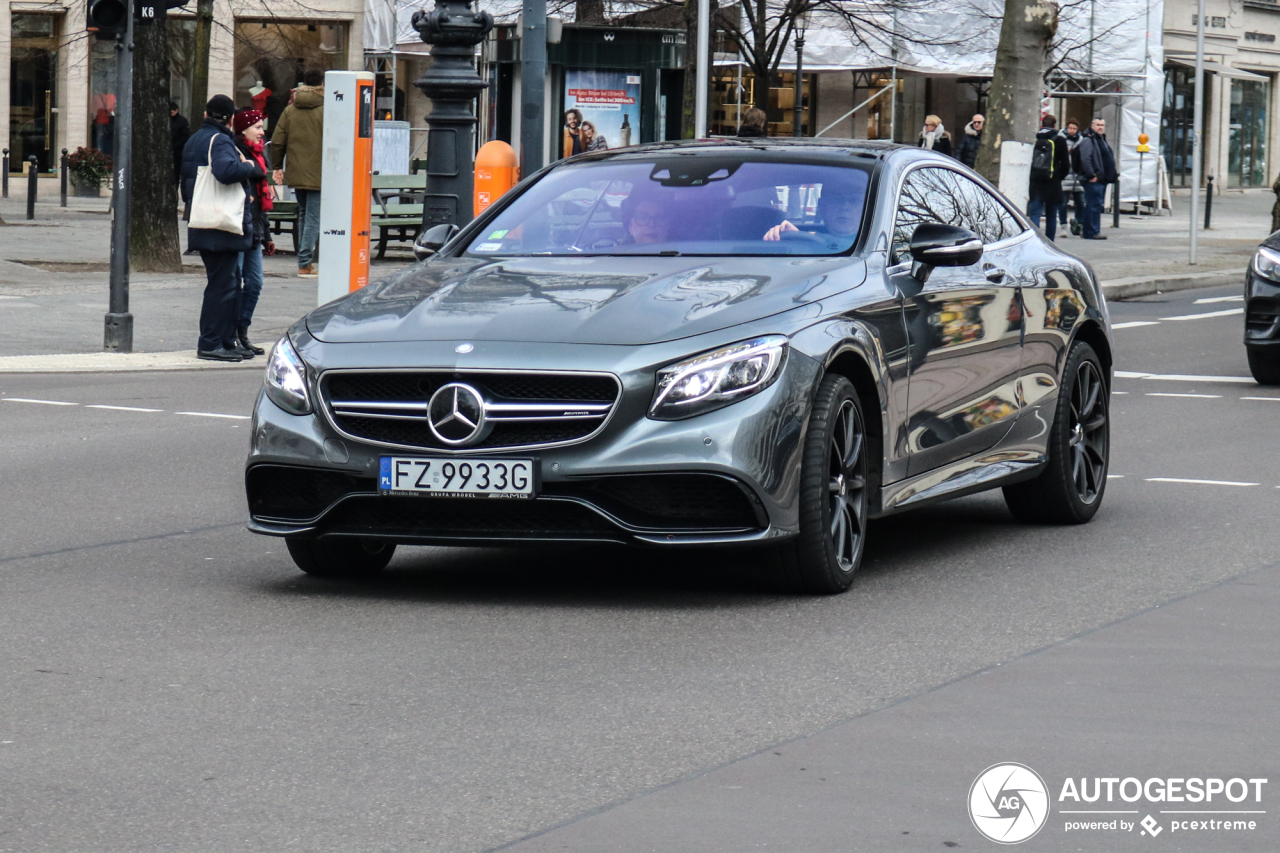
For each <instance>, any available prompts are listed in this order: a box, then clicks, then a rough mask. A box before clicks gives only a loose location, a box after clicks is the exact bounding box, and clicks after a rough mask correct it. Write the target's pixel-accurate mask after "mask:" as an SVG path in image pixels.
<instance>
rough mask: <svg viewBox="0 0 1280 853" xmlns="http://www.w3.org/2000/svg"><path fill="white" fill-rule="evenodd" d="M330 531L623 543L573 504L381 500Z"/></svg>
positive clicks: (351, 504)
mask: <svg viewBox="0 0 1280 853" xmlns="http://www.w3.org/2000/svg"><path fill="white" fill-rule="evenodd" d="M325 529H326V531H330V532H335V533H366V534H367V533H377V534H380V535H384V536H394V535H401V536H406V537H412V536H419V537H435V538H441V539H448V538H462V539H465V538H488V537H503V538H518V539H564V538H572V539H618V538H619V537H618V535H617V531H616V529H615V528H614V527H613V525H611V524H610V523H609V522H607V521H606V520H605V519H603V518H601V517H600V516H599V515H598V514H597V513H595V512H592V511H591V510H589V509H587V508H586V507H584V506H580V505H579V504H575V503H571V502H569V501H555V500H545V499H540V498H534V499H532V500H523V501H513V500H451V499H449V498H421V497H399V496H387V495H381V496H377V497H368V498H364V497H361V498H352V499H349V500H346V501H344V502H343V503H341V504H340V505H339V506H337V507H336V508H335V509H334V511H333V512H332V513H330V514H329V516H328V517H327V518H326V519H325Z"/></svg>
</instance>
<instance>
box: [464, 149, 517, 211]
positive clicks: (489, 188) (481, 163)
mask: <svg viewBox="0 0 1280 853" xmlns="http://www.w3.org/2000/svg"><path fill="white" fill-rule="evenodd" d="M519 180H520V161H519V160H518V159H516V150H515V149H514V148H512V147H511V146H510V145H508V144H507V143H505V142H503V141H502V140H501V139H495V140H493V141H492V142H486V143H485V144H484V145H482V146H480V150H479V151H477V152H476V197H475V208H474V210H475V215H476V216H479V215H480V214H482V213H484V211H485V208H487V207H488V206H489V205H491V204H493V203H494V202H495V201H497V200H498V199H500V198H502V194H503V193H505V192H506V191H507V190H509V189H511V188H512V187H514V186H515V185H516V182H517V181H519Z"/></svg>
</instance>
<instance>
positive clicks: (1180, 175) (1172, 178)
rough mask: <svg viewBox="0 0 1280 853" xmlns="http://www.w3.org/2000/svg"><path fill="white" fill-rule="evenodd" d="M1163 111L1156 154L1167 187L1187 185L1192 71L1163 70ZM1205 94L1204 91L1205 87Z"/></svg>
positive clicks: (1193, 92)
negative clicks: (1158, 149)
mask: <svg viewBox="0 0 1280 853" xmlns="http://www.w3.org/2000/svg"><path fill="white" fill-rule="evenodd" d="M1164 73H1165V77H1164V81H1165V82H1164V108H1163V110H1162V112H1161V114H1160V154H1161V156H1163V157H1164V165H1165V171H1166V172H1168V174H1169V184H1170V185H1171V186H1175V187H1189V186H1191V154H1192V150H1193V146H1192V118H1193V115H1194V108H1195V88H1196V83H1195V80H1196V75H1195V72H1194V71H1192V70H1190V69H1188V68H1183V67H1181V66H1176V65H1171V66H1167V67H1166V68H1165V70H1164ZM1205 91H1206V92H1207V91H1208V86H1207V85H1206V87H1205Z"/></svg>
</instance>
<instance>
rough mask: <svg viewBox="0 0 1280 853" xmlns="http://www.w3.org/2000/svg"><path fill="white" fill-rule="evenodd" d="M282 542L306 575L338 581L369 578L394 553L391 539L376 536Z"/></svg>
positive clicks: (389, 559)
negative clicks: (381, 538) (375, 537)
mask: <svg viewBox="0 0 1280 853" xmlns="http://www.w3.org/2000/svg"><path fill="white" fill-rule="evenodd" d="M285 544H286V545H287V546H288V547H289V556H290V557H292V558H293V562H294V563H295V564H296V565H297V567H298V568H300V569H302V570H303V571H304V572H306V573H307V574H309V575H315V576H316V577H319V578H333V579H341V580H362V579H368V578H370V577H373V576H374V575H376V574H377V573H378V572H380V571H382V570H383V569H385V568H386V567H387V563H390V562H391V558H392V556H394V555H395V553H396V546H395V543H394V542H382V541H380V540H377V539H326V540H323V541H321V540H319V539H286V540H285Z"/></svg>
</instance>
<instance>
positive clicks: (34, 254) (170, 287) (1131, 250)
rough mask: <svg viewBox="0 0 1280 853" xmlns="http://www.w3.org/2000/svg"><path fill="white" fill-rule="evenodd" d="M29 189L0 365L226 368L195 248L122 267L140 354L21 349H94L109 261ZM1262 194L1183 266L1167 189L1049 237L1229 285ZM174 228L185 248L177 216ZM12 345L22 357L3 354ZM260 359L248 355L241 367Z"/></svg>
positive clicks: (286, 312) (1266, 227)
mask: <svg viewBox="0 0 1280 853" xmlns="http://www.w3.org/2000/svg"><path fill="white" fill-rule="evenodd" d="M39 189H40V192H41V193H43V195H41V196H40V197H39V198H38V199H37V202H36V218H35V220H34V221H32V222H27V221H25V215H26V195H25V193H26V185H25V184H21V183H19V182H16V181H11V182H10V184H9V192H10V197H9V198H7V199H2V200H0V216H2V217H3V218H4V220H5V222H7V223H8V226H9V227H3V228H0V313H2V314H3V316H4V318H5V319H6V321H7V322H6V323H5V334H4V335H3V336H0V372H31V371H40V372H44V371H65V370H68V369H73V370H87V371H95V372H96V371H99V370H113V369H134V370H136V369H158V368H163V369H188V368H193V367H201V368H204V367H207V368H209V369H235V367H236V366H235V365H221V364H212V363H209V362H200V361H196V360H195V359H193V358H190V357H189V356H191V355H192V353H193V350H194V349H195V339H196V335H197V332H196V330H197V328H198V325H199V323H198V321H199V316H200V296H201V293H202V292H203V289H204V284H205V278H204V268H203V267H202V266H201V264H200V261H199V258H197V257H194V256H190V255H184V256H183V258H182V261H183V272H182V273H177V274H158V273H135V274H133V275H132V276H130V288H129V300H130V301H129V309H130V311H131V313H132V314H133V315H134V351H135V353H147V354H150V355H149V357H148V358H146V359H144V358H127V357H121V356H113V357H108V358H105V359H104V358H103V357H102V356H101V355H98V356H97V357H96V358H94V359H90V360H88V361H83V363H82V362H81V361H80V360H76V359H68V358H60V359H33V358H30V357H33V356H54V355H58V356H71V355H75V354H80V353H84V354H89V353H96V354H101V352H102V331H103V315H104V314H105V313H106V311H107V294H108V279H109V275H108V263H109V261H110V241H111V214H110V211H109V210H108V200H107V199H106V198H105V197H104V198H99V199H81V198H68V200H67V205H68V206H67V207H66V208H62V207H60V206H59V194H58V184H57V182H54V181H41V182H40V188H39ZM1273 201H1274V196H1273V195H1272V194H1271V193H1270V192H1266V191H1254V192H1247V193H1241V192H1234V193H1228V194H1226V195H1223V196H1219V197H1217V198H1215V199H1214V202H1213V223H1212V224H1213V229H1212V230H1210V231H1201V232H1200V239H1199V263H1198V264H1197V265H1196V266H1194V267H1192V266H1189V265H1188V264H1187V247H1188V240H1189V238H1188V227H1187V216H1188V202H1189V198H1188V197H1187V196H1176V197H1175V198H1174V206H1175V209H1174V213H1173V215H1172V216H1170V215H1169V214H1168V213H1165V214H1164V215H1163V216H1158V217H1143V218H1141V219H1135V218H1134V217H1132V216H1130V215H1125V214H1122V215H1121V217H1120V227H1119V228H1118V229H1115V228H1112V227H1111V222H1112V219H1111V217H1110V216H1104V218H1103V229H1102V233H1103V234H1104V235H1105V236H1107V237H1108V239H1107V240H1106V241H1092V240H1083V239H1081V238H1079V237H1072V236H1071V235H1070V233H1069V232H1068V231H1067V230H1066V229H1060V230H1059V232H1058V245H1059V246H1060V247H1061V248H1063V249H1064V250H1066V251H1068V252H1071V253H1072V254H1075V255H1077V256H1078V257H1080V258H1083V259H1084V260H1086V261H1088V262H1089V263H1090V264H1091V265H1092V266H1093V268H1094V270H1095V271H1096V272H1097V274H1098V277H1099V278H1100V279H1101V280H1102V282H1103V286H1104V288H1105V290H1106V292H1107V295H1108V297H1109V298H1112V299H1122V298H1130V297H1135V296H1142V295H1146V294H1150V293H1156V292H1159V291H1168V290H1178V289H1185V288H1190V287H1212V286H1217V285H1223V284H1234V283H1238V282H1241V281H1242V277H1243V274H1244V269H1245V267H1246V266H1247V265H1248V263H1249V259H1250V258H1251V257H1252V256H1253V252H1254V250H1255V249H1256V248H1257V246H1258V244H1259V243H1260V242H1261V241H1262V240H1263V239H1265V238H1266V236H1267V235H1268V233H1269V232H1270V225H1271V205H1272V203H1273ZM1202 215H1203V211H1202ZM1201 221H1202V222H1203V220H1201ZM180 229H181V244H182V246H183V247H184V248H185V246H186V235H185V230H186V225H185V223H182V224H181V225H180ZM279 244H280V247H281V249H286V250H289V251H290V254H283V255H275V256H272V257H267V258H264V259H263V267H264V272H265V277H266V284H265V286H264V287H263V291H262V297H261V301H260V302H259V304H258V308H257V311H256V313H255V317H254V324H253V327H252V328H251V330H250V333H251V337H252V338H253V339H254V341H255V342H256V343H261V344H264V345H268V344H270V343H271V342H273V341H274V340H275V339H276V338H278V337H279V336H280V335H281V334H283V332H284V330H285V329H287V328H288V327H289V326H290V325H291V324H292V323H293V322H294V320H296V319H297V318H298V317H300V316H302V315H303V314H305V313H306V312H307V311H309V310H310V309H312V308H314V307H315V305H316V280H315V279H300V278H298V277H297V275H296V271H297V263H296V258H295V257H294V255H293V254H292V249H293V244H292V240H291V239H290V238H289V237H288V236H287V235H281V237H280V240H279ZM409 263H412V254H411V253H410V251H409V246H408V244H407V243H400V244H393V245H391V246H389V247H388V250H387V258H386V260H384V261H381V262H376V261H375V263H374V265H373V268H372V270H371V276H372V278H374V279H375V280H376V279H377V278H380V277H382V276H385V275H387V274H388V273H390V272H392V271H394V270H396V269H399V268H401V267H403V266H405V265H407V264H409ZM156 354H166V355H165V356H164V357H163V358H159V357H158V356H157V355H156ZM17 356H22V357H23V358H21V359H17V360H15V359H14V358H13V357H17ZM115 359H121V360H120V361H118V362H117V361H116V360H115ZM261 364H262V361H261V360H260V359H258V360H254V361H250V362H246V363H245V364H244V365H243V366H244V367H255V368H256V367H258V366H260V365H261ZM69 365H80V366H75V367H69ZM142 365H151V366H150V367H144V366H142Z"/></svg>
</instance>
